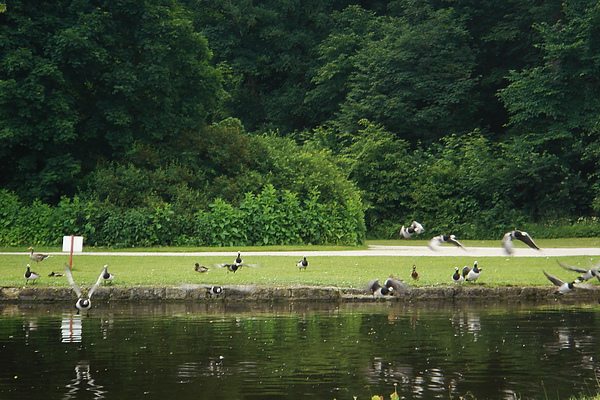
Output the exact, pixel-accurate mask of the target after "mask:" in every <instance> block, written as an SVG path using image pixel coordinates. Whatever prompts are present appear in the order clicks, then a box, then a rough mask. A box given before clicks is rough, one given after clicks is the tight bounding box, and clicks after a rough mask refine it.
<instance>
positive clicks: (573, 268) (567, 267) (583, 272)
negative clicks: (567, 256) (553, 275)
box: [557, 261, 588, 274]
mask: <svg viewBox="0 0 600 400" xmlns="http://www.w3.org/2000/svg"><path fill="white" fill-rule="evenodd" d="M557 262H558V265H560V266H561V267H563V268H564V269H568V270H570V271H575V272H579V273H580V274H585V273H586V272H588V270H587V269H585V268H580V267H575V266H573V265H568V264H565V263H561V262H560V261H557Z"/></svg>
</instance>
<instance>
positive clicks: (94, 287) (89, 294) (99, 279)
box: [88, 269, 104, 299]
mask: <svg viewBox="0 0 600 400" xmlns="http://www.w3.org/2000/svg"><path fill="white" fill-rule="evenodd" d="M103 275H104V269H102V272H100V276H98V280H97V281H96V283H94V286H92V288H91V289H90V291H89V292H88V298H90V299H91V298H92V295H93V294H94V292H95V291H96V289H98V286H100V282H102V276H103Z"/></svg>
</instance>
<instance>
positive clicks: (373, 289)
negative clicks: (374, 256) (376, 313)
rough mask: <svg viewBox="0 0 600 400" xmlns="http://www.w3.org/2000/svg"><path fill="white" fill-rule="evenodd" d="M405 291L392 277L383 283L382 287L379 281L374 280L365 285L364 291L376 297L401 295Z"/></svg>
mask: <svg viewBox="0 0 600 400" xmlns="http://www.w3.org/2000/svg"><path fill="white" fill-rule="evenodd" d="M405 289H406V286H405V285H404V283H402V281H401V280H399V279H396V278H394V276H393V275H390V277H389V278H388V279H387V280H386V281H385V283H384V284H383V286H381V284H380V283H379V279H374V280H372V281H370V282H369V283H368V284H367V288H366V291H367V293H369V294H372V295H374V296H376V297H381V296H386V295H392V294H394V293H402V292H403V291H404V290H405Z"/></svg>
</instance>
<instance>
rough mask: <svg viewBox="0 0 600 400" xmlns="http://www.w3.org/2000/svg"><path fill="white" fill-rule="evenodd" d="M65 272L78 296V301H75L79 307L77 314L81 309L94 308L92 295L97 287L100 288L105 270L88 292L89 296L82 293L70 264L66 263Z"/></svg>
mask: <svg viewBox="0 0 600 400" xmlns="http://www.w3.org/2000/svg"><path fill="white" fill-rule="evenodd" d="M65 274H66V275H67V279H68V280H69V283H70V284H71V287H72V288H73V291H74V292H75V294H76V295H77V297H78V298H77V302H76V303H75V307H76V308H77V314H79V312H80V311H87V310H89V309H90V308H92V295H93V294H94V292H95V291H96V289H98V286H100V282H102V279H103V278H102V275H104V270H102V272H101V273H100V276H98V280H97V281H96V283H94V285H93V286H92V288H91V289H90V290H89V292H88V293H87V296H83V294H82V293H81V289H79V286H77V284H76V283H75V281H74V280H73V274H72V273H71V267H69V265H68V264H65Z"/></svg>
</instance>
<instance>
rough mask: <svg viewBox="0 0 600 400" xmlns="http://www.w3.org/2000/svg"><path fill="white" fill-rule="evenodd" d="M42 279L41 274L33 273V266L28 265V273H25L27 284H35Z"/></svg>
mask: <svg viewBox="0 0 600 400" xmlns="http://www.w3.org/2000/svg"><path fill="white" fill-rule="evenodd" d="M39 277H40V274H38V273H37V272H33V271H32V270H31V266H30V265H29V264H27V271H25V279H26V281H25V282H29V281H31V283H35V280H36V279H37V278H39Z"/></svg>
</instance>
